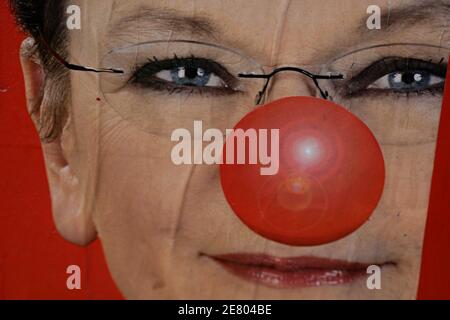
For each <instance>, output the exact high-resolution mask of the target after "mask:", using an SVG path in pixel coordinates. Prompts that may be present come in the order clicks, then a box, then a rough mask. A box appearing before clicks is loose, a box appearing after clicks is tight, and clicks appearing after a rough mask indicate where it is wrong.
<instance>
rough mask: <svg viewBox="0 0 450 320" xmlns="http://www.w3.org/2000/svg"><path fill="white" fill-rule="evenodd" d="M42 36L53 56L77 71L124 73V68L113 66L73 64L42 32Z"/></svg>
mask: <svg viewBox="0 0 450 320" xmlns="http://www.w3.org/2000/svg"><path fill="white" fill-rule="evenodd" d="M40 38H41V41H42V43H43V44H44V45H45V47H46V48H47V50H48V51H49V52H50V53H51V54H52V56H53V57H54V58H55V59H56V60H57V61H58V62H59V63H61V64H62V65H64V66H65V67H66V68H68V69H70V70H75V71H87V72H95V73H124V72H123V70H120V69H113V68H91V67H84V66H80V65H78V64H73V63H69V62H67V61H66V60H65V59H64V58H63V57H61V56H60V55H59V54H58V52H56V51H55V50H53V48H52V47H51V46H50V45H49V44H48V42H47V40H45V38H44V37H43V36H42V34H41V33H40Z"/></svg>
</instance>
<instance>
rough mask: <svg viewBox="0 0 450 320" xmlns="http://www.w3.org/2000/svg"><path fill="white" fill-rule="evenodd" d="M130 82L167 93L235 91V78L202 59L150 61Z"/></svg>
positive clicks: (221, 68)
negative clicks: (166, 91) (164, 90)
mask: <svg viewBox="0 0 450 320" xmlns="http://www.w3.org/2000/svg"><path fill="white" fill-rule="evenodd" d="M130 82H131V83H133V84H134V85H138V86H141V87H145V88H150V89H155V90H162V89H166V90H168V91H183V90H188V91H189V92H194V91H200V92H202V91H209V92H212V91H215V92H222V93H224V92H233V91H236V89H235V88H236V83H237V79H236V78H235V77H234V76H233V75H231V74H230V73H229V72H228V71H227V70H226V69H225V68H224V67H222V66H221V65H220V64H219V63H217V62H215V61H212V60H209V59H203V58H195V57H190V58H178V57H175V58H173V59H166V60H158V59H156V58H154V59H153V60H149V61H148V62H147V63H146V64H144V65H143V66H140V67H138V68H137V69H136V71H135V72H134V74H133V76H132V78H131V79H130Z"/></svg>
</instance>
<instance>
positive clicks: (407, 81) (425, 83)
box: [388, 70, 431, 91]
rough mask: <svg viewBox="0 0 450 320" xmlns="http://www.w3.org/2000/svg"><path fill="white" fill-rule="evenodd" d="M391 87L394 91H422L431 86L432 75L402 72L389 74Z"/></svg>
mask: <svg viewBox="0 0 450 320" xmlns="http://www.w3.org/2000/svg"><path fill="white" fill-rule="evenodd" d="M388 79H389V86H390V87H391V88H392V89H394V90H399V91H404V90H408V91H409V90H411V91H415V90H417V91H420V90H424V89H426V88H427V87H429V85H430V80H431V74H430V73H429V72H426V71H419V70H415V71H402V72H393V73H391V74H389V77H388Z"/></svg>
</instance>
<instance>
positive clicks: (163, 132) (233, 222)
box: [53, 0, 449, 299]
mask: <svg viewBox="0 0 450 320" xmlns="http://www.w3.org/2000/svg"><path fill="white" fill-rule="evenodd" d="M434 3H436V6H437V3H438V1H436V2H434ZM77 4H78V5H79V6H80V7H81V17H82V24H81V30H73V31H70V57H71V58H70V59H71V61H72V62H75V63H81V64H84V65H89V66H105V61H107V62H108V64H109V65H108V67H117V68H122V69H125V70H130V74H131V72H133V71H134V72H136V71H137V70H144V71H145V72H144V73H142V72H141V73H140V75H141V76H140V77H136V73H135V76H134V80H135V81H128V82H127V80H129V79H126V78H125V76H122V75H117V79H116V78H114V75H101V76H98V75H96V74H93V73H83V72H72V73H71V90H72V91H71V92H72V94H71V96H72V98H71V102H70V105H69V110H70V116H69V121H68V125H67V126H66V128H65V130H64V132H63V135H62V139H61V143H62V146H63V148H64V150H65V156H66V158H67V162H68V165H69V166H70V167H71V170H72V171H73V173H74V175H75V176H76V177H77V179H78V181H79V182H80V183H79V188H80V189H81V190H82V194H83V196H82V201H83V204H84V206H85V207H86V208H90V210H88V211H89V216H88V219H92V221H93V223H94V225H95V228H96V230H97V233H98V236H99V238H100V239H101V241H102V244H103V247H104V251H105V255H106V259H107V262H108V265H109V268H110V270H111V273H112V276H113V278H114V280H115V281H116V283H117V285H118V287H119V288H120V289H121V291H122V292H123V293H124V295H125V297H127V298H162V299H164V298H192V299H195V298H206V299H210V298H211V299H215V298H236V299H241V298H242V299H253V298H267V299H272V298H275V299H278V298H280V299H291V298H292V299H306V298H308V299H315V298H320V299H330V298H337V299H339V298H348V299H355V298H357V299H359V298H365V299H373V298H377V299H378V298H388V299H389V298H400V299H412V298H415V296H416V289H417V283H418V273H419V267H420V261H421V249H422V238H423V231H424V226H425V220H426V214H427V205H428V193H429V187H430V180H431V173H432V169H433V159H434V148H435V143H436V134H437V127H438V121H439V115H440V103H441V99H442V92H441V90H440V89H439V88H431V87H432V86H433V83H439V82H441V81H443V79H442V77H439V76H438V75H437V74H438V72H437V71H434V70H438V69H439V68H443V67H442V66H443V65H445V62H446V61H447V57H448V51H447V50H443V49H435V48H434V49H432V48H430V47H423V46H405V45H395V46H393V45H388V46H384V47H382V48H381V49H380V48H378V49H369V50H363V51H361V52H359V53H358V54H356V55H354V56H350V57H349V56H346V57H344V58H343V59H341V60H339V61H338V62H336V63H334V64H331V65H329V66H328V67H327V68H328V70H327V69H326V68H325V69H324V67H323V66H324V65H327V64H328V63H329V62H330V61H333V60H334V59H335V58H337V57H340V56H341V55H343V54H345V53H348V52H351V51H352V50H355V49H359V48H369V47H372V46H374V45H378V44H393V43H416V44H429V45H436V46H447V45H448V40H449V39H448V34H447V33H445V31H446V30H445V29H442V28H441V25H443V24H444V20H442V21H441V20H440V19H441V18H442V19H444V16H442V17H441V15H443V14H442V12H443V11H442V10H440V9H438V8H436V11H433V10H434V9H435V8H434V7H433V5H430V4H433V1H430V3H428V2H427V6H426V7H422V6H423V1H406V0H405V1H395V2H391V1H387V0H386V1H375V2H374V1H372V0H370V1H360V0H343V1H333V0H321V1H317V0H303V1H296V0H292V1H269V0H267V1H266V0H257V1H256V0H254V1H253V0H251V1H249V0H246V1H240V0H230V1H220V0H217V1H216V0H208V1H206V0H204V1H201V0H198V1H196V0H192V1H186V0H180V1H176V0H173V1H166V0H164V1H159V0H151V1H150V0H133V1H113V0H111V1H101V2H100V1H95V2H94V1H82V0H80V1H77ZM372 4H376V5H378V6H380V8H381V13H382V17H381V19H382V20H381V29H379V30H376V29H375V30H369V29H368V27H367V25H366V20H367V19H368V18H369V16H370V14H368V13H367V8H368V7H369V5H372ZM388 4H390V7H389V6H388ZM416 6H417V7H416ZM438 12H441V13H438ZM157 40H163V41H168V40H194V41H199V42H202V43H209V44H214V45H216V46H201V45H191V46H190V45H186V44H181V43H171V44H170V45H169V44H167V43H165V42H164V43H165V45H166V47H164V45H163V46H161V43H159V44H158V45H156V46H151V45H141V44H142V43H146V42H149V41H157ZM133 45H138V46H137V47H135V49H134V51H133V50H131V51H130V50H126V49H125V50H121V49H120V48H123V47H129V46H133ZM136 48H137V49H136ZM130 52H131V54H130ZM175 56H177V57H178V59H179V61H182V62H179V61H178V62H174V59H176V58H175ZM389 57H397V58H399V59H400V60H401V59H407V58H409V59H410V60H409V61H410V62H411V61H412V60H411V59H419V60H424V61H426V63H422V64H419V65H418V66H415V67H414V70H416V69H417V70H416V71H420V72H417V73H416V74H415V75H416V78H415V79H414V81H413V83H411V82H409V83H408V82H407V81H406V80H405V79H406V77H404V76H403V75H404V74H403V73H402V72H405V70H402V69H401V67H399V66H400V65H401V63H399V62H397V63H394V64H388V63H379V65H378V67H377V68H376V70H375V71H373V72H371V73H368V75H366V76H365V78H364V79H363V80H361V78H358V81H361V82H362V81H364V82H365V83H366V86H365V87H362V88H357V89H355V90H354V91H352V92H351V93H350V94H347V95H346V96H345V97H344V96H342V97H341V98H339V99H340V101H339V102H340V103H341V104H342V105H343V106H344V107H346V108H347V109H348V110H350V111H351V112H352V113H354V114H355V115H356V116H358V117H359V118H360V119H361V120H362V121H363V122H365V123H366V124H367V126H368V127H369V128H370V129H371V130H372V132H373V133H374V134H375V136H376V137H377V139H378V141H379V144H380V146H381V149H382V152H383V156H384V159H385V166H386V182H385V188H384V191H383V194H382V197H381V200H380V202H379V204H378V206H377V208H376V210H375V211H374V213H373V215H372V216H371V218H370V220H369V221H368V222H366V223H365V224H364V225H363V226H362V227H360V228H359V229H358V230H356V231H355V232H353V233H351V234H350V235H348V236H346V237H344V238H342V239H340V240H338V241H334V242H331V243H327V244H323V245H318V246H289V245H285V244H280V243H277V242H274V241H271V240H268V239H266V238H264V237H262V236H260V235H258V234H256V233H254V232H253V231H251V230H250V229H249V228H248V227H247V226H245V225H244V224H243V223H242V222H241V221H240V220H239V219H238V218H237V216H236V215H235V214H234V213H233V211H232V210H231V209H230V207H229V205H228V203H227V201H226V199H225V196H224V194H223V192H222V188H221V185H220V179H219V170H218V165H206V164H198V165H175V164H174V163H173V162H172V160H171V151H172V148H173V147H174V145H175V144H176V142H173V141H171V132H172V131H173V130H174V129H176V128H180V127H183V128H186V129H188V130H190V131H192V130H193V121H194V120H199V119H201V120H203V123H204V126H205V127H210V128H219V129H221V130H224V129H225V128H232V126H233V125H234V124H235V123H236V121H238V120H239V119H240V118H242V117H243V116H244V115H245V113H246V112H249V111H250V110H252V109H253V108H255V106H254V104H253V100H254V94H255V92H251V93H246V92H244V93H243V94H240V95H235V94H233V93H230V92H229V91H227V90H226V89H224V88H226V87H227V86H228V85H229V82H232V83H233V84H236V83H237V82H239V81H241V80H240V79H235V78H234V77H233V72H235V69H236V71H237V72H240V70H237V69H239V68H241V69H251V68H253V66H258V68H259V67H261V68H262V69H263V70H264V71H266V72H267V71H268V70H271V69H272V68H273V67H276V66H280V65H295V66H302V67H304V68H306V69H311V71H315V72H321V71H323V70H325V71H333V69H336V70H339V71H342V70H344V71H345V72H346V79H345V81H350V82H349V83H351V81H352V77H355V78H356V76H357V75H358V74H360V73H361V72H362V71H363V70H364V69H365V68H367V67H369V66H370V65H371V64H373V63H376V62H377V61H381V60H382V59H384V58H389ZM441 58H444V62H443V63H442V66H441V67H440V66H439V61H440V60H441ZM180 59H181V60H180ZM183 59H184V60H183ZM189 59H190V60H189ZM200 59H203V60H202V61H200ZM430 59H432V61H431V62H429V60H430ZM400 60H399V61H400ZM161 61H163V63H161ZM349 61H350V62H352V63H350V64H349ZM112 62H115V63H117V65H111V63H112ZM177 63H190V64H189V65H187V67H188V68H190V70H192V68H194V69H195V70H197V71H198V70H199V68H200V69H203V71H206V73H207V76H205V75H204V73H201V71H200V73H199V74H197V80H196V81H198V82H197V83H196V85H197V87H195V90H190V91H189V92H187V91H186V90H185V89H179V88H178V89H177V86H178V87H179V86H180V83H181V82H180V81H181V80H180V78H182V76H183V75H182V74H180V73H179V72H178V71H179V69H177V68H178V67H179V65H177ZM217 65H220V67H217ZM386 65H387V67H386ZM251 66H252V67H251ZM143 68H144V69H143ZM223 69H225V70H226V71H227V72H228V73H229V74H227V73H226V72H224V71H223ZM411 69H412V68H410V69H409V70H411ZM174 70H175V71H174ZM186 70H187V69H186ZM231 70H232V71H231ZM380 70H381V71H380ZM242 71H243V72H245V71H252V70H242ZM221 72H222V73H223V74H221ZM142 74H144V76H142ZM224 74H225V75H224ZM417 75H419V77H420V78H421V79H419V78H417ZM155 77H157V78H160V79H163V80H164V81H166V82H164V85H161V81H155ZM205 77H206V78H205ZM371 77H372V78H371ZM428 77H430V78H428ZM423 78H425V79H427V81H429V82H427V81H425V84H424V85H423V82H421V80H422V79H423ZM136 79H137V80H136ZM121 81H122V82H121ZM167 81H168V82H169V84H167ZM177 81H178V82H177ZM202 81H204V82H202ZM354 81H356V80H354ZM430 83H431V85H428V84H430ZM353 84H354V85H355V86H357V83H356V84H355V83H353ZM415 85H417V86H415ZM395 86H406V90H404V91H409V89H408V88H412V89H411V93H406V92H402V93H398V92H397V93H396V92H394V89H395ZM408 86H409V87H408ZM435 87H436V86H435ZM437 87H439V86H437ZM404 88H405V87H404ZM202 90H203V91H202ZM311 95H314V96H315V95H316V92H315V89H314V86H312V83H311V80H310V79H308V78H306V77H302V76H299V75H298V74H293V73H289V74H288V73H285V74H279V76H277V77H276V78H274V79H272V82H271V85H270V88H269V92H268V96H267V99H266V100H267V101H273V100H276V99H279V98H282V97H286V96H311ZM249 97H250V98H249ZM143 106H145V108H143ZM368 183H370V181H368ZM54 193H55V192H54ZM53 196H54V198H55V197H57V196H55V195H53ZM348 201H352V196H351V195H349V197H348ZM240 253H251V254H267V255H270V256H272V257H275V258H286V257H311V256H313V257H320V258H327V259H333V260H343V261H348V262H358V263H362V264H364V265H372V264H376V265H379V266H380V267H381V281H382V282H381V289H380V290H369V289H368V288H367V285H366V281H367V276H369V275H366V276H362V277H355V278H354V279H353V278H352V279H351V281H339V280H338V281H331V280H330V281H327V280H326V279H324V278H323V279H322V281H319V282H318V283H316V285H314V286H302V285H299V284H298V283H297V285H289V284H288V283H287V282H289V281H287V280H286V279H288V278H289V275H288V271H283V270H270V268H269V269H268V270H267V268H266V269H265V270H259V271H258V270H257V268H256V269H255V268H253V269H251V272H253V275H254V277H253V278H252V277H249V276H248V274H249V272H250V271H249V272H247V277H239V276H236V275H235V274H234V273H231V272H229V271H228V269H227V268H224V266H223V265H222V264H220V263H218V262H217V261H216V260H214V259H213V258H212V257H214V256H217V255H223V254H240ZM247 267H248V268H250V267H249V266H244V267H243V268H247ZM343 268H344V267H343ZM332 269H337V270H335V271H337V272H338V273H339V272H341V271H342V272H345V270H339V268H335V267H333V268H332ZM344 269H345V268H344ZM255 270H256V271H255ZM247 271H248V270H247ZM328 271H329V272H331V271H332V270H328ZM244 273H245V272H244ZM330 277H331V279H334V280H336V279H337V278H333V276H330ZM256 278H257V279H256ZM325 278H326V277H325ZM286 281H287V282H286ZM291 282H292V281H291ZM341 282H342V283H341ZM310 284H311V283H310Z"/></svg>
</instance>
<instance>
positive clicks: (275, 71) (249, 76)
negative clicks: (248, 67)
mask: <svg viewBox="0 0 450 320" xmlns="http://www.w3.org/2000/svg"><path fill="white" fill-rule="evenodd" d="M280 72H297V73H300V74H302V75H305V76H307V77H308V78H310V79H311V80H312V81H313V83H314V85H315V87H316V88H317V89H318V90H319V92H320V95H321V96H322V98H323V99H325V100H327V99H328V97H329V94H328V92H327V91H326V90H325V91H324V90H323V89H322V88H321V87H320V85H319V80H342V79H344V75H343V74H327V75H321V74H314V73H311V72H309V71H308V70H305V69H302V68H299V67H294V66H284V67H278V68H274V69H273V70H272V71H271V72H270V73H268V74H256V73H239V74H238V77H240V78H247V79H265V82H264V85H263V87H262V89H261V90H260V91H259V92H258V94H257V95H256V97H255V105H259V104H261V102H262V100H263V97H264V94H265V92H266V90H267V87H268V86H269V83H270V80H271V79H272V77H273V76H275V75H276V74H278V73H280Z"/></svg>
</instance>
